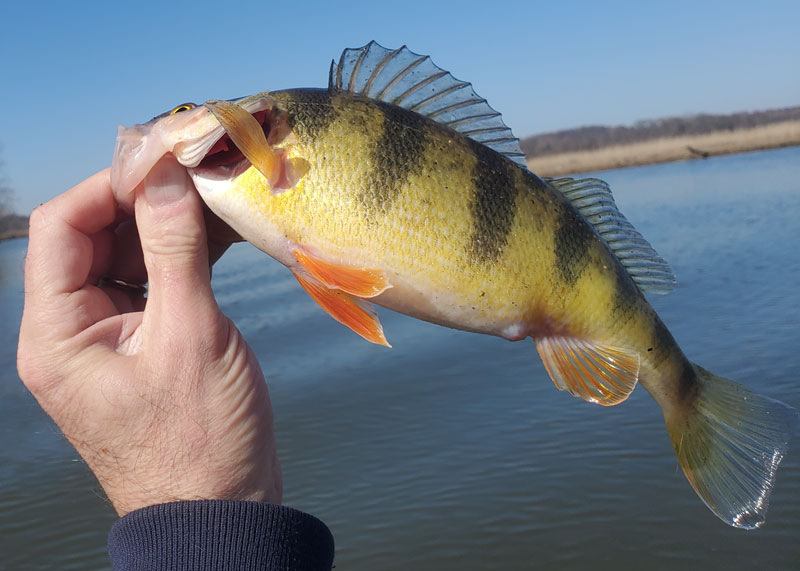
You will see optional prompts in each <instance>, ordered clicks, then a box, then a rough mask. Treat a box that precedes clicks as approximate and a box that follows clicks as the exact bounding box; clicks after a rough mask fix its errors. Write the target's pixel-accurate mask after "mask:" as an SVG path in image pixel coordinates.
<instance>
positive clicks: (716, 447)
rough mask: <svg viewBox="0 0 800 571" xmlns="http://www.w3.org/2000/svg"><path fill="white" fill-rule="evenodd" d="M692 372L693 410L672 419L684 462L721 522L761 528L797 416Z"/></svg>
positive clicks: (776, 403) (671, 433)
mask: <svg viewBox="0 0 800 571" xmlns="http://www.w3.org/2000/svg"><path fill="white" fill-rule="evenodd" d="M692 370H693V372H694V374H695V381H696V382H695V383H694V386H695V388H696V392H695V393H694V395H693V398H692V400H691V406H690V407H686V408H687V410H685V411H684V412H683V413H681V414H678V413H676V414H674V415H672V416H673V418H667V429H668V431H669V436H670V439H671V440H672V445H673V446H674V447H675V452H676V453H677V455H678V461H679V462H680V465H681V468H683V472H684V474H686V477H687V478H688V480H689V483H690V484H691V485H692V487H693V488H694V490H695V491H696V492H697V494H698V495H699V496H700V498H701V499H702V500H703V502H705V504H706V505H707V506H708V507H709V508H710V509H711V511H713V512H714V513H715V514H716V515H717V517H719V518H720V519H721V520H723V521H724V522H725V523H727V524H729V525H732V526H734V527H740V528H744V529H754V528H756V527H759V526H760V525H761V524H763V523H764V519H765V517H766V512H767V507H768V505H769V496H770V493H771V492H772V487H773V485H774V484H775V472H776V471H777V469H778V464H780V461H781V459H783V456H784V455H785V454H786V451H787V449H788V444H789V439H790V438H791V436H792V434H793V433H794V431H795V429H796V428H797V422H798V415H797V411H795V410H794V409H793V408H792V407H790V406H788V405H786V404H784V403H782V402H780V401H776V400H773V399H770V398H767V397H763V396H761V395H758V394H756V393H754V392H752V391H750V390H748V389H746V388H745V387H743V386H741V385H739V384H737V383H734V382H732V381H729V380H728V379H724V378H722V377H718V376H716V375H714V374H712V373H710V372H708V371H706V370H705V369H703V368H702V367H699V366H697V365H695V366H694V368H693V369H692Z"/></svg>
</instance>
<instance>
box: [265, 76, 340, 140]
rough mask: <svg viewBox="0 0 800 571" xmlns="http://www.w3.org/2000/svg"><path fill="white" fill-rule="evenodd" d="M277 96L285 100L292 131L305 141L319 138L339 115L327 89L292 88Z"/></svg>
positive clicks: (276, 95)
mask: <svg viewBox="0 0 800 571" xmlns="http://www.w3.org/2000/svg"><path fill="white" fill-rule="evenodd" d="M275 97H276V98H279V99H281V100H282V101H283V102H284V105H285V107H286V112H287V114H288V116H289V124H290V125H291V127H292V131H294V133H295V135H296V136H297V138H298V139H299V140H300V141H301V142H304V143H308V142H311V141H313V140H315V139H318V138H319V137H320V136H321V135H322V134H324V133H325V131H326V130H327V129H328V127H329V126H330V124H331V123H333V121H334V120H335V119H336V117H337V116H338V113H337V111H336V109H335V108H334V106H333V100H332V97H331V94H330V92H329V91H328V90H327V89H290V90H287V91H281V92H277V93H275Z"/></svg>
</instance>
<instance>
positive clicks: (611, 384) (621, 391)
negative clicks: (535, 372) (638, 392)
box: [536, 337, 639, 406]
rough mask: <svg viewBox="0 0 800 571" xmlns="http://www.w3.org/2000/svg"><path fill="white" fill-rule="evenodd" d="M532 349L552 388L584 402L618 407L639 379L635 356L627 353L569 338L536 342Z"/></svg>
mask: <svg viewBox="0 0 800 571" xmlns="http://www.w3.org/2000/svg"><path fill="white" fill-rule="evenodd" d="M536 350H537V351H538V352H539V356H540V357H541V358H542V362H543V363H544V368H545V369H547V373H548V374H549V375H550V379H551V380H552V381H553V383H554V384H555V385H556V388H557V389H558V390H560V391H563V390H567V391H569V392H570V394H572V395H573V396H576V397H580V398H582V399H584V400H586V401H588V402H592V403H597V404H601V405H603V406H612V405H615V404H619V403H621V402H622V401H624V400H625V399H627V398H628V396H629V395H630V394H631V392H633V389H634V387H635V386H636V382H637V381H638V380H639V355H638V354H636V353H632V352H630V351H625V350H623V349H619V348H616V347H608V346H605V345H601V344H599V343H593V342H591V341H585V340H583V339H576V338H572V337H544V338H541V339H536Z"/></svg>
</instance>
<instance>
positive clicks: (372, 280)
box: [293, 249, 392, 298]
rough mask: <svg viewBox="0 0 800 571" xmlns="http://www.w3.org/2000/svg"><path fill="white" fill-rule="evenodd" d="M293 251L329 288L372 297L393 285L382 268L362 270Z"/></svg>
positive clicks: (310, 271)
mask: <svg viewBox="0 0 800 571" xmlns="http://www.w3.org/2000/svg"><path fill="white" fill-rule="evenodd" d="M293 253H294V257H295V258H297V261H298V262H300V265H302V266H303V268H305V270H306V271H307V272H308V273H309V274H311V275H312V276H314V277H315V278H317V279H318V280H319V281H321V282H322V283H323V284H325V285H326V286H328V287H329V288H333V289H339V290H342V291H343V292H345V293H349V294H352V295H354V296H356V297H366V298H370V297H375V296H376V295H379V294H381V293H383V292H384V291H386V290H387V289H389V288H390V287H392V286H391V284H390V283H389V280H387V279H386V274H385V273H384V272H383V271H381V270H361V269H358V268H350V267H347V266H340V265H338V264H332V263H330V262H326V261H325V260H321V259H319V258H316V257H314V256H312V255H310V254H308V253H306V252H303V251H301V250H298V249H295V250H294V251H293ZM298 279H299V278H298Z"/></svg>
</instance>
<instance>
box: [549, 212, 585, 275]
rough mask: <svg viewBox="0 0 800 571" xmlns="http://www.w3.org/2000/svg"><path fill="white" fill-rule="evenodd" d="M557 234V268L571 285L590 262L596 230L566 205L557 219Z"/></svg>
mask: <svg viewBox="0 0 800 571" xmlns="http://www.w3.org/2000/svg"><path fill="white" fill-rule="evenodd" d="M557 224H558V227H557V228H556V234H555V254H556V270H558V274H559V275H560V276H561V279H562V280H564V281H565V282H566V283H567V284H569V285H574V284H575V283H576V282H577V281H578V279H579V278H580V277H581V274H582V273H583V270H584V269H586V266H587V264H588V263H589V256H588V254H589V247H590V245H591V244H592V241H593V239H594V231H593V230H592V228H591V227H590V226H589V223H588V222H586V220H584V219H583V217H582V216H581V215H580V214H578V212H577V211H576V210H575V209H574V208H572V207H569V206H565V207H564V208H563V209H562V211H561V213H560V215H559V217H558V221H557Z"/></svg>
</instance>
